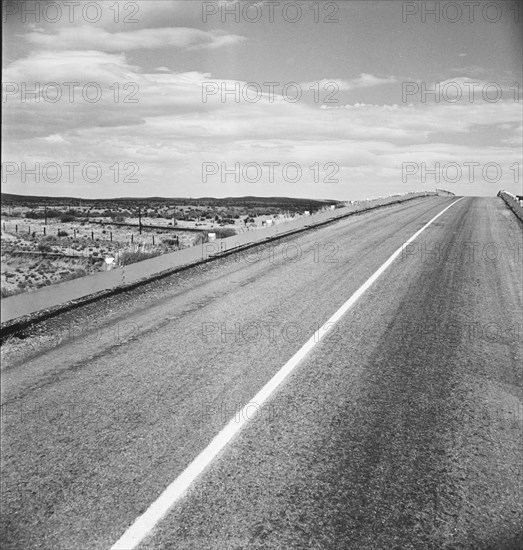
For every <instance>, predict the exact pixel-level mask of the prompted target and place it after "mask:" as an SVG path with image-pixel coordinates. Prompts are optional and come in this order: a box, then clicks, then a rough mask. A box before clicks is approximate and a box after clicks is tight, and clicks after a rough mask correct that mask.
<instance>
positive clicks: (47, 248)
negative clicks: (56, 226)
mask: <svg viewBox="0 0 523 550" xmlns="http://www.w3.org/2000/svg"><path fill="white" fill-rule="evenodd" d="M38 250H39V251H40V252H52V250H53V249H52V248H51V247H50V246H49V245H48V244H46V243H39V244H38Z"/></svg>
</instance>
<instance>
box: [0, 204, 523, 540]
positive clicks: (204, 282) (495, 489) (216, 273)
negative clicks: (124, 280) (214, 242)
mask: <svg viewBox="0 0 523 550" xmlns="http://www.w3.org/2000/svg"><path fill="white" fill-rule="evenodd" d="M455 200H456V198H454V197H431V198H426V199H420V200H415V201H412V202H408V203H405V204H402V205H396V206H393V207H388V208H383V209H379V210H377V211H373V212H369V213H366V214H362V215H357V216H354V217H351V218H348V219H346V220H343V221H340V222H337V223H335V224H332V225H329V226H326V227H323V228H321V229H317V230H312V231H309V232H306V233H303V234H301V235H299V236H295V237H292V238H287V239H285V240H283V241H278V242H277V243H274V246H270V247H269V246H268V245H264V246H260V247H258V248H256V249H253V250H251V251H250V252H249V254H247V252H245V253H243V254H238V255H233V256H229V257H227V258H222V259H219V260H217V261H215V262H211V263H209V264H206V265H203V266H200V267H198V268H193V269H189V270H187V271H185V272H183V273H179V274H177V275H173V276H171V277H168V278H166V279H164V280H161V281H157V282H155V283H152V284H149V285H146V286H144V287H141V288H139V289H135V290H133V291H131V292H128V293H126V294H123V295H120V296H115V297H112V298H109V299H106V300H104V301H103V302H98V303H94V304H90V305H88V306H84V307H81V308H79V309H77V310H75V311H72V312H69V313H67V314H63V315H61V316H59V317H56V318H54V319H51V320H48V321H46V322H44V323H43V324H41V325H39V326H38V327H35V328H34V329H32V330H29V331H28V332H27V334H26V335H25V336H26V338H25V339H23V340H18V339H12V340H10V341H9V342H7V343H6V345H5V347H4V352H3V353H4V364H3V367H2V369H3V370H2V382H3V384H2V479H3V481H2V493H3V494H2V533H1V536H2V547H3V548H5V549H6V548H17V549H24V550H28V549H33V548H34V549H37V548H38V549H44V548H46V549H53V550H54V549H65V550H76V549H79V550H80V549H81V550H86V549H109V548H111V546H112V545H113V544H114V543H115V542H116V541H117V540H118V539H119V538H120V537H121V536H122V535H123V534H124V533H125V532H126V531H127V529H128V528H129V527H130V526H131V525H132V524H133V522H134V521H135V520H136V518H137V517H138V516H140V514H142V513H144V512H145V511H146V510H147V509H148V508H149V506H150V505H151V504H152V503H153V502H155V501H156V499H157V498H158V497H159V495H161V494H162V492H163V491H164V490H165V488H166V487H167V486H168V485H169V484H170V483H171V482H172V481H173V480H174V479H176V478H177V477H178V476H179V475H180V474H181V473H182V472H183V471H184V470H185V468H186V467H187V465H188V464H189V463H190V462H191V461H192V460H193V459H194V458H195V457H196V456H197V455H198V454H199V453H200V452H201V451H202V450H203V449H204V448H205V447H206V446H207V445H208V443H209V442H210V441H211V440H212V439H213V437H214V436H215V435H216V434H218V433H219V432H220V430H222V429H223V428H224V426H225V425H226V424H227V423H228V422H229V420H230V419H231V418H236V417H238V415H239V412H238V411H240V409H241V408H242V407H243V406H244V405H246V404H247V403H249V402H250V401H251V399H252V397H253V396H255V395H256V393H257V392H258V391H259V390H260V388H262V386H264V384H266V383H267V381H269V380H270V379H271V377H272V376H273V375H274V374H275V373H276V372H278V371H279V370H280V369H281V367H282V366H283V365H284V364H285V363H286V362H287V361H288V360H289V359H290V358H291V357H292V356H293V355H294V354H295V353H296V352H297V351H298V350H299V349H300V348H301V347H302V346H303V344H304V343H305V342H306V341H307V340H308V339H309V338H311V336H314V334H315V331H316V330H317V329H318V328H319V327H321V326H322V325H323V324H324V323H325V322H326V321H327V320H328V319H329V318H330V317H331V315H333V313H334V312H336V311H337V310H338V308H340V307H341V306H342V305H343V304H344V303H345V302H346V301H347V300H348V299H349V297H351V295H352V294H353V293H354V292H355V291H356V290H357V289H358V288H359V287H361V285H363V284H364V283H365V282H366V281H368V279H369V278H370V277H371V276H372V275H373V274H374V273H375V272H376V270H377V269H378V268H379V267H380V266H381V265H382V264H383V263H384V262H385V261H386V260H387V259H388V258H389V257H390V256H391V254H393V253H394V252H395V251H396V250H397V249H398V248H399V247H401V246H402V245H403V243H405V241H407V240H408V239H409V238H410V237H411V236H412V235H413V234H414V233H416V232H417V231H418V230H419V229H421V228H422V227H423V226H424V225H425V224H426V223H427V222H428V221H429V220H431V219H432V218H433V217H434V216H436V215H437V214H438V213H439V212H441V211H442V210H443V209H444V208H446V207H447V206H449V205H450V204H451V203H452V202H454V201H455ZM522 266H523V249H522V225H521V223H520V222H519V221H518V220H517V219H516V217H515V216H514V215H513V213H512V212H510V210H509V209H508V208H507V207H506V205H505V204H504V203H503V202H502V201H501V200H500V199H495V198H473V197H466V198H464V199H462V200H461V201H459V202H457V203H456V204H455V205H453V206H452V207H451V208H449V209H448V210H447V211H446V212H445V213H444V214H442V215H441V216H440V217H439V218H437V219H436V220H435V221H434V222H433V223H432V224H431V225H430V226H429V227H427V228H426V229H425V230H424V231H423V232H422V233H421V234H420V235H419V236H418V237H417V239H416V240H415V241H414V242H413V243H411V244H409V245H407V246H406V247H404V249H403V251H402V253H401V254H400V255H399V256H398V257H397V258H396V259H395V260H394V262H393V263H392V264H391V265H390V267H389V268H388V269H387V270H386V271H385V272H384V273H383V274H382V275H381V276H380V277H379V278H378V279H377V280H376V282H375V283H374V284H373V285H372V286H371V287H370V288H369V289H368V290H367V291H366V292H365V293H364V294H363V295H362V296H361V297H360V299H359V300H358V301H357V302H356V303H355V304H354V306H353V307H352V308H351V309H350V310H349V311H348V312H347V313H346V314H345V315H344V316H343V317H342V318H341V319H340V321H339V322H338V323H337V324H336V325H335V326H332V328H331V329H330V331H329V333H328V334H327V336H325V338H324V339H323V340H321V341H320V342H319V343H317V345H315V346H314V347H313V349H312V350H311V351H310V353H309V354H308V355H307V356H306V357H305V358H304V359H303V360H302V361H301V362H300V363H299V365H298V366H297V368H296V369H295V370H294V371H293V372H292V374H291V375H290V376H289V378H288V379H287V380H285V382H284V383H283V384H282V385H281V387H280V388H279V389H278V390H277V391H276V392H274V394H273V395H271V397H270V398H269V399H268V401H267V402H266V403H265V404H264V405H263V406H258V404H257V403H252V406H251V407H250V408H249V419H250V420H249V422H248V423H247V424H246V425H245V426H244V427H243V429H242V430H241V431H240V432H239V434H238V435H237V436H236V437H235V438H233V439H232V440H231V442H230V443H229V444H228V445H226V447H225V448H224V450H223V451H222V452H221V453H220V454H219V455H218V456H217V457H216V459H214V460H213V461H212V462H211V463H210V465H209V467H208V468H207V469H206V470H205V471H204V472H203V473H202V475H200V476H199V477H198V478H197V479H196V481H195V482H194V483H193V484H192V485H191V487H190V489H189V491H188V492H187V494H186V495H185V496H184V497H182V498H181V500H179V501H178V502H176V503H175V504H174V506H173V507H172V508H171V509H170V510H169V512H168V513H167V514H166V515H165V517H163V519H162V520H161V521H159V522H158V523H157V524H156V525H155V526H154V529H153V530H152V531H151V532H150V533H149V535H148V536H147V537H146V538H145V539H144V540H143V542H142V543H141V544H140V545H139V546H138V548H140V549H145V548H147V549H160V548H168V549H171V548H173V549H175V548H180V549H195V550H196V549H198V550H200V549H218V548H219V549H243V548H249V549H250V548H254V549H282V550H283V549H286V550H290V549H305V548H312V549H340V550H341V549H352V548H354V549H358V550H376V549H387V550H388V549H413V550H414V549H416V550H418V549H425V548H427V549H440V548H446V549H464V548H467V549H475V550H477V549H487V548H489V549H509V548H510V549H516V548H521V546H522V544H523V528H522V525H523V521H522V520H523V514H522V512H523V504H522V498H521V497H522V494H521V481H522V469H521V468H522V466H521V465H522V463H523V460H522V458H523V456H522V454H523V447H522V439H521V435H522V434H521V427H522V371H521V365H522V359H523V353H522V345H521V342H522V336H521V330H522V325H523V318H522V311H523V277H522ZM239 421H240V419H238V422H239Z"/></svg>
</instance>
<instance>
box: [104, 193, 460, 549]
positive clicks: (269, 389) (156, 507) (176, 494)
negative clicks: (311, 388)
mask: <svg viewBox="0 0 523 550" xmlns="http://www.w3.org/2000/svg"><path fill="white" fill-rule="evenodd" d="M463 198H464V197H461V198H460V199H458V200H456V201H454V202H453V203H451V204H450V205H449V206H447V207H446V208H445V209H443V210H442V211H441V212H440V213H439V214H437V215H436V216H434V217H433V218H432V219H431V220H430V221H429V222H427V223H426V224H425V225H424V226H423V227H422V228H421V229H420V230H419V231H416V233H414V235H412V237H410V239H409V240H408V241H405V243H404V244H403V245H401V247H400V248H398V250H396V252H394V254H392V256H390V257H389V259H388V260H387V261H386V262H385V263H384V264H383V265H382V266H381V267H380V268H379V269H378V270H377V271H376V272H375V273H374V274H373V275H371V277H370V278H369V279H367V281H365V283H363V284H362V285H361V286H360V288H358V290H356V292H355V293H354V294H353V295H352V296H351V297H350V298H349V299H348V300H347V301H346V302H345V303H344V304H343V305H342V306H341V307H340V308H339V309H338V311H336V313H334V315H332V317H331V318H330V319H329V320H328V321H327V322H326V323H325V324H324V325H323V327H321V328H320V329H319V330H318V331H316V332H315V334H314V336H311V338H309V340H307V342H305V344H303V346H302V347H301V348H300V349H299V350H298V351H297V352H296V353H295V354H294V355H293V356H292V357H291V358H290V359H289V360H288V361H287V363H285V365H283V367H282V368H281V369H280V370H279V371H278V372H277V373H276V374H275V375H274V376H273V377H272V378H271V379H270V380H269V381H268V382H267V383H266V384H265V386H263V388H262V389H261V390H260V391H259V392H258V393H257V394H256V395H255V396H254V397H253V398H252V399H251V400H250V401H249V403H247V405H245V407H243V409H242V410H241V411H240V414H239V415H235V416H234V417H233V418H231V420H229V423H228V424H227V425H226V426H225V427H224V428H223V429H222V430H221V431H220V432H219V433H218V434H217V435H216V436H215V437H214V439H213V440H212V441H211V442H210V443H209V445H207V447H205V449H204V450H203V451H202V452H201V453H200V454H199V455H198V456H197V457H196V458H195V459H194V460H193V461H192V462H191V463H190V464H189V466H187V468H185V470H184V471H183V472H182V473H181V474H180V475H179V476H178V477H177V478H176V479H175V480H174V481H173V482H172V483H171V484H170V485H169V486H168V487H167V488H166V489H165V490H164V492H163V493H162V494H161V495H160V496H159V497H158V498H157V499H156V500H155V501H154V502H153V503H152V504H151V505H150V506H149V508H148V509H147V510H146V511H145V512H144V513H143V514H142V515H141V516H139V517H138V518H136V520H135V521H134V523H133V524H132V525H131V526H130V527H129V528H128V529H127V531H125V533H124V534H123V535H122V536H121V537H120V538H119V539H118V540H117V541H116V542H115V543H114V544H113V546H112V547H111V550H134V549H135V548H136V547H137V546H138V545H139V544H140V543H141V542H142V541H143V540H144V539H145V538H146V537H147V536H148V535H149V534H151V531H152V530H153V529H154V527H155V526H156V525H157V524H158V522H159V521H160V520H161V519H162V518H163V517H164V516H165V515H166V514H167V512H168V511H169V510H170V509H171V508H172V507H173V505H174V504H175V503H176V502H178V501H179V500H180V499H181V498H182V497H183V495H184V494H185V493H186V492H187V490H188V489H189V487H190V486H191V485H192V483H193V482H194V481H195V480H196V478H198V477H199V476H200V475H201V474H202V473H203V472H204V471H205V470H206V469H207V467H208V466H209V465H210V464H211V462H212V461H213V460H214V459H215V458H216V456H217V455H218V454H219V453H220V452H221V451H222V450H223V449H224V448H225V447H226V446H227V444H228V443H230V442H231V440H232V439H233V438H234V437H235V436H236V435H237V434H238V432H239V431H240V430H241V429H242V427H243V426H244V424H246V423H247V422H248V421H249V411H248V409H249V406H252V404H253V403H256V405H257V406H258V407H261V406H262V405H263V404H264V403H265V402H266V401H267V400H268V399H269V397H271V395H272V394H273V393H274V392H275V391H276V390H277V388H278V387H279V386H280V385H281V384H282V383H283V381H284V380H285V379H286V378H287V377H288V376H289V374H291V372H292V371H293V370H294V369H295V368H296V367H297V366H298V364H299V363H300V362H301V360H302V359H303V358H304V357H305V356H306V355H307V354H308V353H309V352H310V351H311V350H312V349H313V348H314V346H316V344H318V342H320V341H321V340H322V339H323V338H324V336H325V335H326V334H327V333H328V332H329V331H330V330H331V329H332V327H333V326H334V325H335V324H336V323H337V322H338V321H339V320H340V319H341V318H342V317H343V316H344V315H345V313H347V311H348V310H349V309H350V308H351V307H352V306H353V305H354V304H355V303H356V302H357V301H358V300H359V298H360V297H361V296H362V295H363V293H364V292H365V291H366V290H368V289H369V288H370V287H371V286H372V285H373V284H374V283H375V282H376V280H377V279H378V277H379V276H380V275H381V274H382V273H383V272H384V271H385V270H386V269H387V268H388V267H389V266H390V265H391V264H392V262H393V261H394V260H395V259H396V258H397V257H398V256H399V255H400V254H401V252H402V251H403V249H404V247H405V246H406V245H408V244H410V243H411V242H412V241H414V240H415V239H416V238H417V237H418V235H419V234H420V233H422V232H423V231H424V230H425V229H426V228H427V227H429V225H431V224H432V223H433V222H434V221H435V220H437V219H438V218H439V217H440V216H441V215H442V214H444V213H445V212H446V211H447V210H448V209H449V208H450V207H452V206H454V205H455V204H456V203H458V202H459V201H460V200H462V199H463ZM254 418H256V415H254Z"/></svg>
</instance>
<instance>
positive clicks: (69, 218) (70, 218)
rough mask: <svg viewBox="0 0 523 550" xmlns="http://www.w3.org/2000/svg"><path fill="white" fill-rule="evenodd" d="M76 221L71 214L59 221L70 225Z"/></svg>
mask: <svg viewBox="0 0 523 550" xmlns="http://www.w3.org/2000/svg"><path fill="white" fill-rule="evenodd" d="M75 220H76V218H75V217H74V216H73V215H72V214H64V215H63V216H62V217H61V218H60V221H61V222H62V223H70V222H74V221H75Z"/></svg>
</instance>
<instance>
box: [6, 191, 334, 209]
mask: <svg viewBox="0 0 523 550" xmlns="http://www.w3.org/2000/svg"><path fill="white" fill-rule="evenodd" d="M339 202H340V201H336V200H328V199H325V200H318V199H302V198H291V197H253V196H248V197H226V198H222V199H218V198H215V197H200V198H187V197H173V198H168V197H146V198H143V197H115V198H112V199H81V198H78V197H47V196H42V197H39V196H36V195H14V194H11V193H2V204H4V205H7V204H10V205H17V206H36V205H39V206H46V205H63V206H69V205H71V206H72V205H76V206H77V205H79V204H84V205H87V204H91V205H103V206H108V205H110V204H115V203H118V204H127V205H136V206H139V205H144V206H145V205H149V206H151V205H153V204H166V203H167V204H176V205H179V206H186V205H201V206H229V207H231V206H232V207H233V206H250V207H256V206H265V207H268V206H274V207H279V208H282V207H286V206H289V207H296V206H301V207H305V206H311V207H316V208H319V207H322V206H325V204H327V203H328V204H337V203H339Z"/></svg>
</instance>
